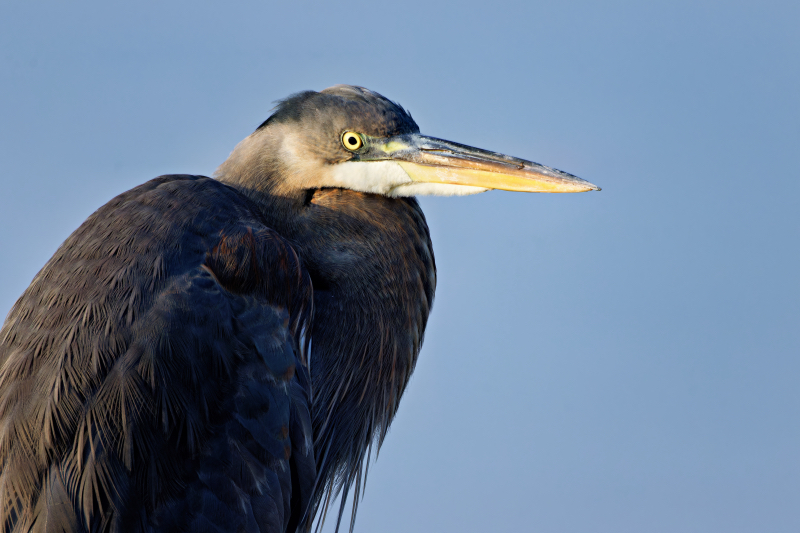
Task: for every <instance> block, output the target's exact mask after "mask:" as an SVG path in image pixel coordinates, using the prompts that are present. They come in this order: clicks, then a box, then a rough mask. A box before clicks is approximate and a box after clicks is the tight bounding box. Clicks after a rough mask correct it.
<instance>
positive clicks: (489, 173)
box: [362, 133, 600, 192]
mask: <svg viewBox="0 0 800 533" xmlns="http://www.w3.org/2000/svg"><path fill="white" fill-rule="evenodd" d="M366 144H367V146H366V147H365V148H366V149H367V151H366V153H364V156H365V157H362V160H377V159H383V160H387V159H388V160H393V161H397V162H398V163H399V164H400V166H401V167H403V170H405V171H406V173H407V174H408V175H409V176H410V177H411V179H412V180H414V181H415V182H422V183H444V184H450V185H468V186H471V187H480V188H484V189H501V190H504V191H521V192H585V191H599V190H600V187H598V186H597V185H593V184H591V183H589V182H588V181H585V180H582V179H580V178H578V177H577V176H573V175H572V174H567V173H566V172H561V171H560V170H556V169H554V168H550V167H546V166H544V165H540V164H538V163H534V162H532V161H526V160H525V159H519V158H516V157H511V156H507V155H503V154H498V153H497V152H490V151H489V150H481V149H480V148H473V147H471V146H466V145H463V144H458V143H454V142H450V141H445V140H442V139H437V138H435V137H427V136H425V135H420V134H416V133H411V134H405V135H398V136H396V137H391V138H389V139H377V138H370V139H368V141H367V143H366Z"/></svg>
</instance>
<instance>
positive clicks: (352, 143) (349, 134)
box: [342, 131, 364, 152]
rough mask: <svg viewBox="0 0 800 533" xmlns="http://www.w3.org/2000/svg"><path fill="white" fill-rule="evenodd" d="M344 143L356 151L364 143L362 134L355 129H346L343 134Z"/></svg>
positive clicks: (352, 150)
mask: <svg viewBox="0 0 800 533" xmlns="http://www.w3.org/2000/svg"><path fill="white" fill-rule="evenodd" d="M342 144H343V145H344V147H345V148H347V149H348V150H350V151H351V152H355V151H356V150H358V149H359V148H361V147H362V146H363V145H364V141H362V140H361V135H359V134H358V133H356V132H354V131H346V132H344V133H343V134H342Z"/></svg>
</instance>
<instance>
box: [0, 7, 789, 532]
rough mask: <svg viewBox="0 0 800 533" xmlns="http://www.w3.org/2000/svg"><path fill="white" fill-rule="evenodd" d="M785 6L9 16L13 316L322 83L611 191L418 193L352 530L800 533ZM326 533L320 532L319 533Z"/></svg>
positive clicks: (4, 43)
mask: <svg viewBox="0 0 800 533" xmlns="http://www.w3.org/2000/svg"><path fill="white" fill-rule="evenodd" d="M799 25H800V3H798V2H788V1H785V2H769V1H758V2H756V1H751V2H741V1H740V2H737V1H732V2H708V1H697V0H695V1H691V2H689V1H680V0H678V1H675V0H672V1H659V2H632V1H630V2H627V1H611V2H604V3H592V2H580V1H562V2H531V1H521V0H519V1H506V0H495V1H492V2H469V1H468V2H452V3H445V2H435V1H426V2H421V1H414V0H409V1H405V2H387V3H375V2H330V3H323V2H312V1H308V0H299V1H294V2H266V1H261V2H252V1H241V2H210V1H206V2H202V1H195V2H145V1H140V2H125V3H122V2H39V1H25V2H22V1H19V0H3V2H2V3H1V4H0V164H2V173H0V176H1V177H0V180H2V181H1V182H0V183H1V184H2V188H1V189H0V191H2V192H0V250H2V253H1V254H0V258H2V260H1V261H0V276H2V279H3V283H2V285H1V286H0V315H5V314H6V313H7V312H8V310H9V309H10V307H11V305H12V304H13V302H14V300H15V299H16V298H17V297H18V296H19V295H20V294H21V293H22V291H23V290H24V289H25V287H26V286H27V285H28V283H29V282H30V280H31V279H32V277H33V276H34V275H35V273H36V272H37V271H38V270H39V269H40V268H41V267H42V265H43V264H44V263H45V262H46V261H47V259H48V258H49V257H50V256H51V255H52V254H53V252H54V251H55V250H56V248H57V247H58V245H59V244H60V243H61V242H62V241H63V240H64V239H65V238H66V237H67V236H68V235H69V234H70V233H71V232H72V231H73V230H74V229H75V228H76V227H77V226H78V225H79V224H80V223H81V222H82V221H83V220H84V219H85V218H86V217H87V216H88V215H89V214H90V213H92V212H93V211H94V210H95V209H97V208H98V207H99V206H100V205H102V204H103V203H105V202H107V201H108V200H109V199H111V198H112V197H113V196H115V195H117V194H119V193H120V192H122V191H125V190H126V189H129V188H130V187H133V186H135V185H137V184H139V183H141V182H144V181H146V180H148V179H150V178H152V177H155V176H157V175H159V174H167V173H197V174H206V175H209V174H211V173H212V172H213V171H214V169H215V168H216V166H217V165H218V164H219V163H221V162H222V161H223V160H224V159H225V158H226V157H227V155H228V153H229V152H230V151H231V149H232V148H233V147H234V146H235V144H236V143H237V142H238V141H239V140H241V139H242V138H244V137H245V136H246V135H248V134H249V133H250V132H251V131H252V130H253V129H254V128H255V127H256V126H258V124H260V123H261V122H262V121H263V120H264V119H265V118H266V117H267V116H268V115H269V113H270V109H271V108H272V105H273V104H272V102H273V101H274V100H276V99H279V98H282V97H285V96H287V95H288V94H290V93H292V92H295V91H298V90H303V89H317V90H320V89H323V88H325V87H328V86H330V85H334V84H337V83H350V84H357V85H364V86H366V87H369V88H371V89H374V90H377V91H378V92H381V93H383V94H384V95H386V96H388V97H389V98H391V99H394V100H396V101H398V102H400V103H401V104H402V105H403V106H405V107H407V108H408V109H409V110H410V111H411V113H412V114H413V116H414V118H415V119H416V120H417V122H418V123H419V125H420V127H421V129H422V131H423V133H427V134H429V135H434V136H437V137H442V138H446V139H450V140H454V141H458V142H462V143H465V144H470V145H474V146H479V147H482V148H487V149H491V150H496V151H501V152H504V153H508V154H511V155H515V156H519V157H524V158H528V159H532V160H534V161H537V162H540V163H543V164H547V165H551V166H555V167H556V168H560V169H562V170H565V171H568V172H571V173H574V174H576V175H578V176H580V177H582V178H585V179H588V180H589V181H592V182H594V183H596V184H598V185H600V186H601V187H603V191H602V192H600V193H590V194H580V195H532V194H527V195H526V194H521V193H516V194H515V193H505V192H490V193H486V194H482V195H477V196H473V197H468V198H424V199H423V200H422V205H423V208H424V210H425V213H426V215H427V218H428V223H429V225H430V227H431V232H432V236H433V240H434V246H435V250H436V257H437V265H438V268H439V280H440V281H439V287H438V291H437V299H436V304H435V307H434V311H433V315H432V317H431V320H430V322H429V326H428V334H427V340H426V343H425V346H424V348H423V351H422V355H421V357H420V362H419V364H418V366H417V370H416V373H415V375H414V378H413V379H412V382H411V385H410V387H409V389H408V391H407V393H406V396H405V398H404V400H403V403H402V405H401V408H400V412H399V415H398V416H397V419H396V421H395V423H394V425H393V426H392V430H391V432H390V435H389V437H388V438H387V441H386V444H385V446H384V448H383V450H382V452H381V454H380V457H379V460H378V462H377V464H376V465H374V466H373V468H372V469H371V470H370V478H369V482H368V484H367V491H366V497H365V500H364V502H363V503H362V505H361V506H360V510H359V517H358V522H357V524H356V531H362V532H365V531H381V532H387V533H391V532H405V531H464V532H483V531H537V532H553V533H555V532H565V533H566V532H569V533H572V532H592V533H596V532H613V533H624V532H632V533H633V532H637V533H638V532H643V531H646V532H653V533H655V532H710V531H725V532H729V533H732V532H765V531H769V532H784V531H786V532H789V531H791V532H796V531H798V530H800V505H798V502H800V392H798V381H799V380H800V276H799V273H800V246H798V243H800V172H799V171H798V156H800V60H799V59H798V58H799V57H800V31H798V26H799ZM326 530H332V529H326Z"/></svg>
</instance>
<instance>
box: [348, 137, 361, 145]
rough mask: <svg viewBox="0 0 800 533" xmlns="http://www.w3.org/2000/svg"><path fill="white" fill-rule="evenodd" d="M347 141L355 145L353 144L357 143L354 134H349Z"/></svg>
mask: <svg viewBox="0 0 800 533" xmlns="http://www.w3.org/2000/svg"><path fill="white" fill-rule="evenodd" d="M347 142H349V143H350V144H351V145H353V146H355V145H357V144H358V141H357V140H356V137H355V135H351V136H349V137H348V138H347Z"/></svg>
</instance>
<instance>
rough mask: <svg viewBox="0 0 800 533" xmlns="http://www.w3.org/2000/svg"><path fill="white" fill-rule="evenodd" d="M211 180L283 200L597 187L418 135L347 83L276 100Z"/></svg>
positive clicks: (388, 106) (398, 115) (386, 105)
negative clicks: (324, 194)
mask: <svg viewBox="0 0 800 533" xmlns="http://www.w3.org/2000/svg"><path fill="white" fill-rule="evenodd" d="M217 177H219V178H220V179H224V180H226V181H230V182H233V183H237V184H240V185H243V186H246V187H249V188H254V189H257V190H261V191H264V192H269V193H271V194H277V195H287V196H291V195H293V194H296V193H297V192H300V191H307V190H316V189H320V188H325V187H332V188H334V187H335V188H343V189H352V190H356V191H362V192H368V193H376V194H381V195H384V196H394V197H397V196H417V195H430V194H433V195H442V196H450V195H465V194H475V193H479V192H483V191H486V190H489V189H502V190H508V191H522V192H584V191H591V190H600V188H599V187H597V186H595V185H592V184H591V183H589V182H587V181H584V180H582V179H580V178H578V177H576V176H573V175H571V174H567V173H566V172H561V171H560V170H556V169H553V168H550V167H546V166H543V165H539V164H538V163H533V162H531V161H526V160H524V159H519V158H516V157H510V156H506V155H502V154H498V153H496V152H490V151H488V150H481V149H479V148H473V147H470V146H465V145H463V144H458V143H454V142H450V141H445V140H442V139H437V138H434V137H428V136H425V135H421V134H420V133H419V127H418V126H417V124H416V122H414V119H412V118H411V115H410V114H409V113H408V112H407V111H406V110H404V109H403V108H402V107H400V106H399V105H397V104H396V103H394V102H392V101H390V100H388V99H387V98H385V97H383V96H381V95H380V94H378V93H376V92H373V91H370V90H369V89H365V88H363V87H355V86H350V85H336V86H333V87H330V88H328V89H325V90H324V91H322V92H314V91H306V92H302V93H297V94H295V95H292V96H290V97H289V98H287V99H285V100H283V101H281V102H280V103H279V104H278V106H277V108H276V110H275V112H274V113H273V114H272V116H270V117H269V118H268V119H267V120H266V121H265V122H264V123H263V124H261V126H259V128H258V129H257V130H256V131H255V132H254V133H253V134H252V135H250V136H249V137H247V138H246V139H245V140H243V141H242V142H241V143H239V145H238V146H237V147H236V149H235V150H234V151H233V153H232V154H231V156H230V157H229V158H228V159H227V160H226V161H225V162H224V163H223V164H222V165H221V166H220V168H219V169H218V171H217Z"/></svg>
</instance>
